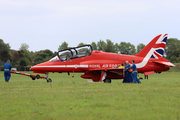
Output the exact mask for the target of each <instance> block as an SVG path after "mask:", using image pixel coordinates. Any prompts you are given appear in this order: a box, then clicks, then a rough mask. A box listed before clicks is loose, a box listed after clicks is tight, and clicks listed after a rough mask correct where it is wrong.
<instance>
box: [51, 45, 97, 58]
mask: <svg viewBox="0 0 180 120" xmlns="http://www.w3.org/2000/svg"><path fill="white" fill-rule="evenodd" d="M92 51H93V49H92V47H91V45H84V46H80V47H74V48H69V49H65V50H60V51H58V55H57V56H56V57H54V58H52V59H51V60H50V61H59V60H61V61H66V60H70V59H76V58H79V57H85V56H89V55H91V53H92Z"/></svg>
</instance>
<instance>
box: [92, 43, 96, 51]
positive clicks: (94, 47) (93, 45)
mask: <svg viewBox="0 0 180 120" xmlns="http://www.w3.org/2000/svg"><path fill="white" fill-rule="evenodd" d="M91 46H92V49H93V50H97V45H96V43H95V42H92V43H91Z"/></svg>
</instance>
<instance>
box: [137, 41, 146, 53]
mask: <svg viewBox="0 0 180 120" xmlns="http://www.w3.org/2000/svg"><path fill="white" fill-rule="evenodd" d="M144 47H145V45H144V44H143V43H140V44H138V45H137V51H136V52H137V53H139V52H140V51H141V50H142V49H143V48H144Z"/></svg>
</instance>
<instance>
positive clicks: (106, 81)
mask: <svg viewBox="0 0 180 120" xmlns="http://www.w3.org/2000/svg"><path fill="white" fill-rule="evenodd" d="M103 81H104V83H111V79H109V78H106V79H104V80H103Z"/></svg>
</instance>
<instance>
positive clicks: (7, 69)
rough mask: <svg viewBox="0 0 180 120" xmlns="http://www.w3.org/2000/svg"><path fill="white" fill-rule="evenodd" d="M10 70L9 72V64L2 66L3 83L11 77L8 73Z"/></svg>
mask: <svg viewBox="0 0 180 120" xmlns="http://www.w3.org/2000/svg"><path fill="white" fill-rule="evenodd" d="M10 70H11V64H10V63H8V62H7V63H5V64H4V78H5V81H6V82H8V81H9V79H10V77H11V73H10Z"/></svg>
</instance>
